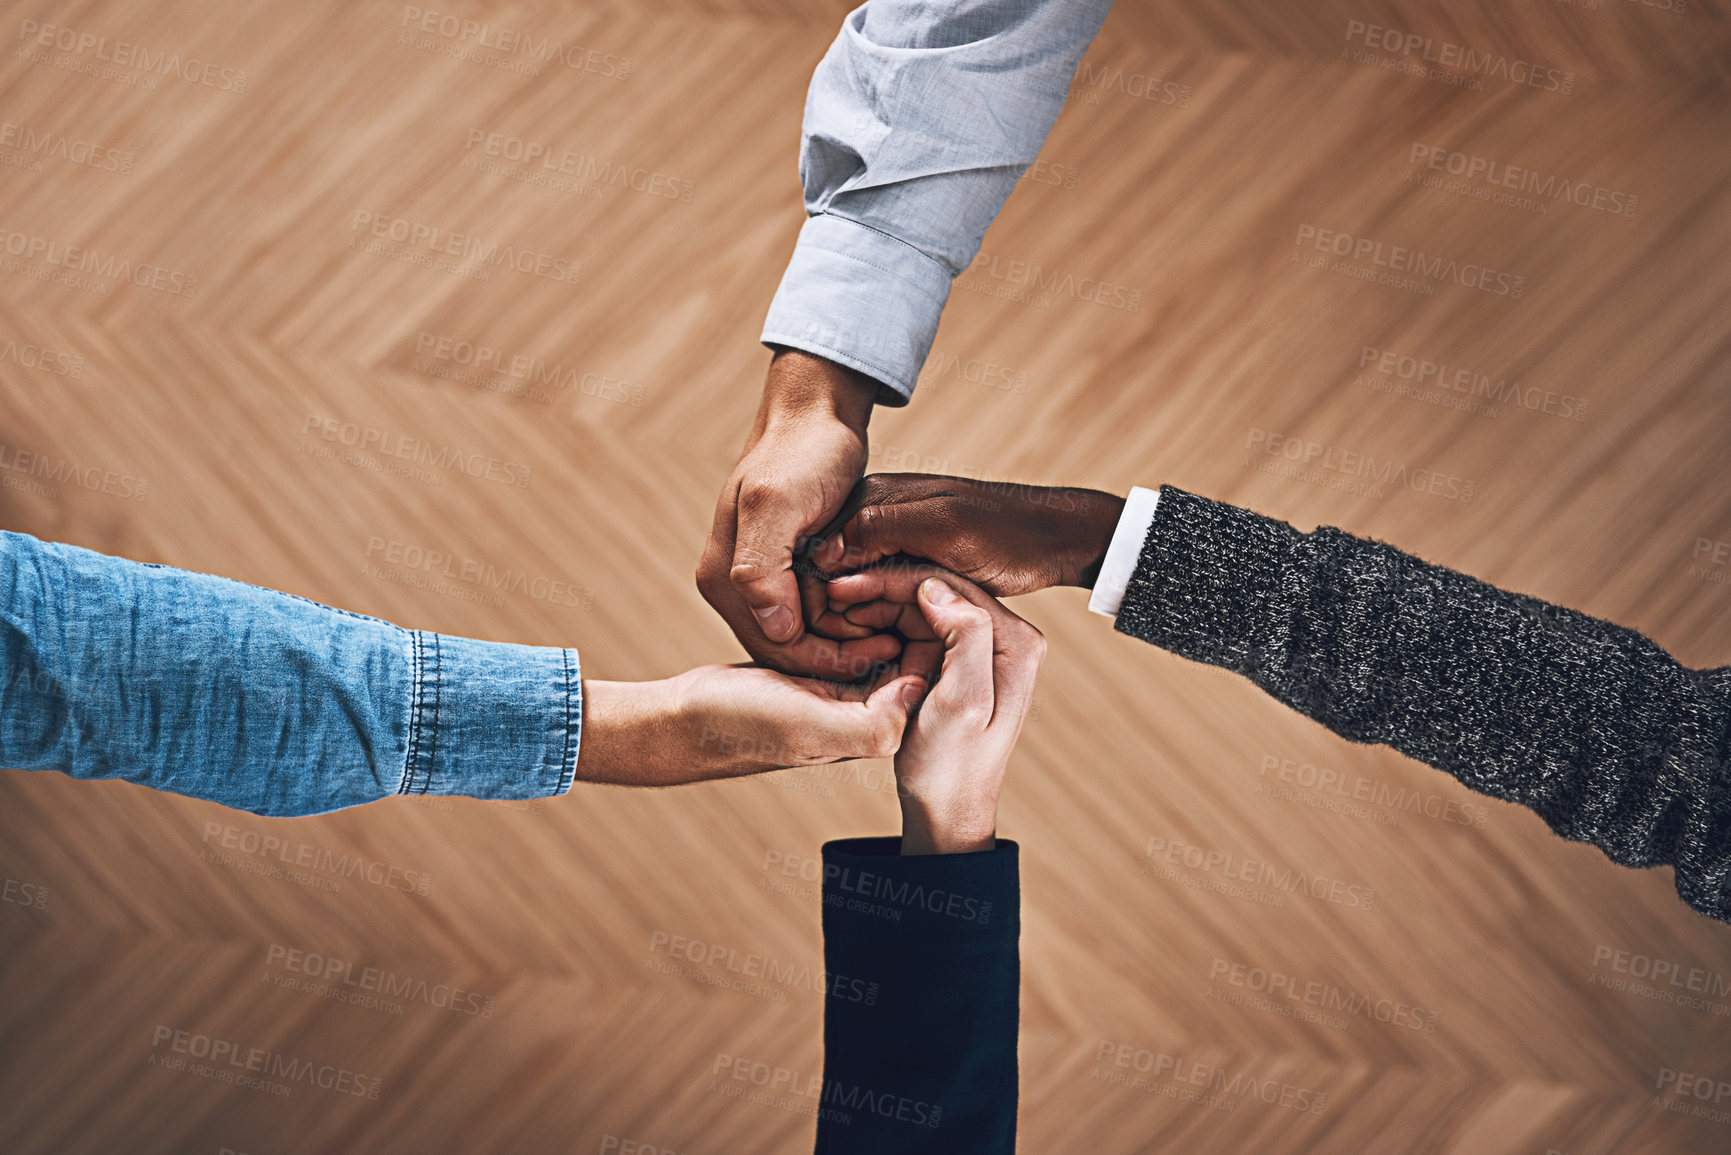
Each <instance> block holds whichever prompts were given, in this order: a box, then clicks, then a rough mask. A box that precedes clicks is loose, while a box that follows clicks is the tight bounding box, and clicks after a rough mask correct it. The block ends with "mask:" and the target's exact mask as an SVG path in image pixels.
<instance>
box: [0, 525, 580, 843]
mask: <svg viewBox="0 0 1731 1155" xmlns="http://www.w3.org/2000/svg"><path fill="white" fill-rule="evenodd" d="M0 663H3V666H0V672H3V674H4V683H3V684H0V766H4V767H7V768H12V769H26V770H60V771H64V772H65V773H67V774H70V775H71V776H73V777H74V778H121V779H124V780H126V781H129V782H136V783H139V784H141V785H144V786H149V787H151V788H153V789H156V790H168V791H172V792H174V793H176V794H185V795H189V796H191V797H194V798H204V799H208V800H210V801H213V802H220V803H222V804H223V805H224V806H232V807H235V808H236V809H240V810H250V811H252V812H253V813H255V814H265V815H273V816H285V815H302V814H320V813H323V812H325V811H330V810H338V809H341V808H343V807H346V806H355V805H358V804H360V803H363V802H371V801H373V800H375V799H378V798H383V797H386V796H387V795H391V794H462V795H468V796H470V797H474V798H498V799H526V798H538V797H542V796H546V795H552V794H563V793H565V792H566V791H568V790H569V789H570V788H571V783H572V780H573V779H574V778H575V776H576V767H577V749H578V739H579V732H580V726H581V721H582V712H583V702H582V682H581V679H580V676H579V670H578V665H577V653H576V651H575V650H569V649H552V648H543V647H537V646H519V645H510V644H506V643H501V642H483V641H476V640H473V639H470V638H458V637H451V636H448V635H444V634H434V633H428V632H425V631H422V630H406V629H403V628H401V627H399V626H394V625H392V624H390V623H389V622H384V621H380V620H379V619H377V618H370V617H365V616H363V615H360V614H354V613H349V612H348V611H346V610H339V609H332V608H331V607H329V606H324V605H320V604H318V603H317V602H312V601H308V600H306V599H305V598H299V597H295V596H294V595H292V594H285V593H278V592H277V591H275V590H268V589H262V588H260V587H258V586H251V585H245V584H242V583H241V582H237V581H230V580H229V579H227V578H221V577H213V576H211V575H209V574H201V573H191V572H189V571H187V570H180V569H174V568H171V567H168V566H160V565H148V564H144V563H140V562H133V561H127V560H125V559H124V558H116V557H109V556H106V555H104V554H99V553H94V552H92V551H90V550H87V549H79V548H78V547H76V546H69V545H59V544H55V543H51V542H42V541H38V540H36V539H35V538H33V537H29V536H26V535H24V534H17V533H0Z"/></svg>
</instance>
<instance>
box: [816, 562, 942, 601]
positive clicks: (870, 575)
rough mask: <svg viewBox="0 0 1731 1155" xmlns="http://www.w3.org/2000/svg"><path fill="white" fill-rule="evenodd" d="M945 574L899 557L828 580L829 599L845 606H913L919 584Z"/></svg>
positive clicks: (933, 567) (927, 565)
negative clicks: (878, 603) (875, 603)
mask: <svg viewBox="0 0 1731 1155" xmlns="http://www.w3.org/2000/svg"><path fill="white" fill-rule="evenodd" d="M945 572H947V571H945V570H943V569H940V568H939V567H937V566H935V565H932V564H931V563H930V562H918V561H913V560H907V559H901V558H896V559H892V560H889V561H882V562H879V563H878V564H876V565H873V566H872V567H871V568H869V569H862V570H859V571H858V572H856V573H850V574H844V575H843V576H841V577H838V578H835V579H833V580H831V581H830V583H829V587H828V593H829V600H830V601H831V602H837V603H842V604H846V605H852V604H856V603H859V602H870V601H880V600H881V601H891V602H903V603H907V604H912V603H914V602H916V601H917V600H918V591H919V588H920V583H921V582H923V581H925V580H926V579H927V578H929V577H934V576H936V575H938V574H942V573H945Z"/></svg>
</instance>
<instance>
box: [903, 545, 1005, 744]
mask: <svg viewBox="0 0 1731 1155" xmlns="http://www.w3.org/2000/svg"><path fill="white" fill-rule="evenodd" d="M957 584H960V583H959V582H958V583H957ZM919 598H920V610H921V611H922V612H923V613H924V614H925V617H926V620H927V621H928V622H929V623H930V624H931V627H932V632H933V633H935V634H937V635H938V637H940V638H942V639H943V643H944V663H943V668H942V670H941V671H940V673H939V675H938V684H937V686H936V688H935V689H933V691H932V695H931V702H932V705H933V706H934V707H941V708H942V709H943V710H945V711H946V712H948V711H961V712H964V713H976V714H977V715H978V725H979V728H980V729H981V730H984V729H985V728H986V725H987V724H988V723H989V722H990V721H991V717H992V702H993V687H992V616H991V613H990V611H988V610H987V609H986V608H985V607H984V606H978V605H975V604H974V603H973V602H971V601H969V600H968V599H967V598H965V597H963V596H962V595H961V594H960V593H959V592H957V589H956V586H955V585H952V584H951V579H950V578H928V579H926V580H925V581H924V582H921V583H920V588H919Z"/></svg>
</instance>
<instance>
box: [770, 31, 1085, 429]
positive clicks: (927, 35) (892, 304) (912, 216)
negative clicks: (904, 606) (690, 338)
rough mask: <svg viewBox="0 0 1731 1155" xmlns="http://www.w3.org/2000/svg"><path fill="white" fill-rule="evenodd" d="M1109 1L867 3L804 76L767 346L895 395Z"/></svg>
mask: <svg viewBox="0 0 1731 1155" xmlns="http://www.w3.org/2000/svg"><path fill="white" fill-rule="evenodd" d="M1111 6H1112V5H1111V0H954V2H950V3H932V2H930V0H925V2H921V0H871V2H870V3H868V4H864V5H862V6H860V7H859V8H856V9H855V10H854V11H852V12H850V13H849V14H848V16H847V19H846V20H845V21H844V22H843V23H842V28H841V33H840V34H839V35H838V36H837V37H836V39H835V43H833V44H831V45H830V48H829V51H828V52H827V53H826V54H825V55H824V58H823V60H822V61H821V62H820V63H819V64H818V66H817V71H816V72H815V73H813V74H812V78H811V88H810V90H809V91H808V92H807V94H806V100H805V125H804V132H803V138H804V139H803V143H802V145H801V149H800V160H799V168H800V179H801V180H802V181H803V182H804V185H805V208H806V212H807V214H808V216H807V218H806V222H805V225H804V227H803V228H801V230H800V234H799V243H798V245H797V246H796V247H795V249H794V254H793V259H792V261H790V262H789V264H788V267H787V271H786V273H784V274H783V276H782V279H781V285H780V287H779V288H778V289H777V290H776V294H775V298H774V300H772V301H771V302H770V306H769V316H768V318H767V319H766V320H765V322H764V327H763V341H764V343H765V344H769V345H785V346H789V347H792V348H796V349H802V350H804V351H806V352H808V353H813V354H815V355H817V356H820V357H826V358H828V359H829V360H832V361H836V362H838V363H840V364H843V365H847V366H849V367H850V368H853V369H857V370H859V371H860V372H862V373H865V374H868V375H869V376H871V377H874V378H876V379H877V380H879V381H882V382H883V383H885V384H887V385H888V386H890V388H891V389H893V390H895V393H896V394H897V395H898V399H897V400H892V401H891V402H890V403H892V404H895V403H906V401H907V399H908V398H909V397H910V396H911V395H912V394H913V390H914V382H915V380H916V379H917V378H918V377H919V372H920V367H921V366H922V365H923V364H924V363H925V359H926V354H927V353H929V352H930V351H931V346H932V339H933V337H935V336H936V334H937V330H938V317H939V315H940V314H941V313H942V312H943V308H944V302H945V301H946V300H948V298H949V293H950V281H951V280H952V279H953V278H954V277H955V276H957V275H958V274H959V273H961V272H962V271H963V270H965V269H966V268H967V267H968V265H969V263H970V262H972V261H973V259H974V256H975V255H976V254H977V253H978V252H979V249H980V241H981V239H982V238H983V237H984V236H985V233H986V227H987V226H988V225H990V224H991V223H992V221H993V219H994V218H996V217H997V215H998V212H999V210H1000V209H1002V208H1003V207H1004V201H1005V200H1007V199H1008V198H1009V195H1010V192H1011V190H1012V189H1014V188H1015V185H1016V181H1017V180H1019V179H1020V178H1021V176H1022V173H1023V172H1024V171H1026V169H1027V167H1028V166H1029V165H1030V164H1032V163H1033V162H1034V160H1035V158H1036V157H1037V156H1038V155H1039V152H1040V146H1041V144H1042V143H1044V141H1045V139H1046V134H1047V133H1049V132H1050V131H1051V130H1052V124H1053V123H1054V122H1055V121H1056V120H1057V119H1058V113H1059V112H1060V111H1062V109H1063V107H1064V100H1065V98H1066V96H1067V95H1068V93H1069V89H1070V82H1071V80H1072V79H1073V78H1074V76H1075V73H1076V66H1077V65H1078V64H1079V63H1080V61H1081V59H1082V54H1083V52H1085V51H1086V50H1087V47H1088V45H1089V43H1090V42H1091V41H1092V40H1093V39H1094V37H1095V35H1096V34H1097V33H1098V32H1099V30H1100V24H1101V22H1102V21H1104V20H1105V18H1106V12H1107V10H1108V9H1110V8H1111Z"/></svg>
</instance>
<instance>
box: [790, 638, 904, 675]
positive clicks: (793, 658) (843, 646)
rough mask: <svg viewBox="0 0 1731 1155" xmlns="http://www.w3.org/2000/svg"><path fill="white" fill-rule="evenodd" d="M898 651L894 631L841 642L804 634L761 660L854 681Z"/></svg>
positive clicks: (794, 670) (874, 671) (795, 671)
mask: <svg viewBox="0 0 1731 1155" xmlns="http://www.w3.org/2000/svg"><path fill="white" fill-rule="evenodd" d="M901 650H902V643H901V639H900V638H897V637H896V636H895V635H894V634H881V633H880V634H872V635H871V636H870V637H866V638H859V639H854V640H849V641H842V642H836V641H832V640H830V639H828V638H820V637H817V636H816V635H813V634H805V635H804V636H802V637H801V638H800V639H799V641H797V642H795V643H794V644H793V645H791V646H784V647H776V648H775V649H774V650H771V651H769V652H767V653H765V654H764V655H762V660H763V661H764V662H765V664H767V665H769V666H771V667H773V668H775V669H777V670H781V671H783V672H784V673H792V674H798V675H802V676H805V677H815V678H829V679H831V680H833V681H838V682H857V681H860V680H861V679H863V678H868V677H873V676H875V675H876V674H878V673H880V672H881V671H882V669H883V667H884V666H885V665H887V664H888V663H891V662H894V661H895V660H896V659H897V658H898V657H899V656H900V655H901Z"/></svg>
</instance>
